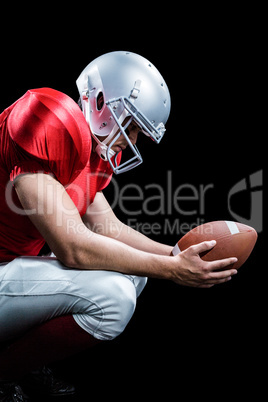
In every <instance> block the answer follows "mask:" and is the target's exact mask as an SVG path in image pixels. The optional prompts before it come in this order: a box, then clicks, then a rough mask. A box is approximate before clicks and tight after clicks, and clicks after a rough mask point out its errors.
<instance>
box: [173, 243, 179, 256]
mask: <svg viewBox="0 0 268 402" xmlns="http://www.w3.org/2000/svg"><path fill="white" fill-rule="evenodd" d="M180 252H181V250H180V248H179V246H178V243H176V245H175V247H174V248H173V250H172V254H173V255H177V254H179V253H180Z"/></svg>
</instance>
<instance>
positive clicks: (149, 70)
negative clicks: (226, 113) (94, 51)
mask: <svg viewBox="0 0 268 402" xmlns="http://www.w3.org/2000/svg"><path fill="white" fill-rule="evenodd" d="M76 84H77V87H78V91H79V94H80V100H81V105H82V110H83V113H84V116H85V118H86V120H87V122H88V124H89V127H90V130H91V133H92V136H93V137H94V139H95V141H96V142H97V146H96V149H95V151H96V152H97V153H98V155H99V156H100V157H101V158H102V159H104V160H108V161H109V162H110V165H111V167H112V169H113V171H114V172H115V173H116V174H118V173H123V172H126V171H127V170H130V169H132V168H134V167H136V166H138V165H139V164H141V163H142V157H141V155H140V153H139V151H138V148H137V147H136V145H133V144H132V143H131V141H130V139H129V138H128V135H127V127H128V126H129V124H130V123H131V122H133V121H134V122H135V123H136V125H138V127H139V128H140V131H142V132H143V133H144V134H145V135H147V136H149V137H151V138H152V140H153V141H155V142H156V143H159V142H160V141H161V139H162V137H163V135H164V133H165V124H166V122H167V119H168V117H169V113H170V105H171V101H170V94H169V90H168V87H167V85H166V83H165V81H164V79H163V77H162V76H161V74H160V73H159V71H158V70H157V69H156V68H155V67H154V65H153V64H152V63H150V62H149V61H148V60H146V59H145V58H144V57H142V56H139V55H137V54H135V53H131V52H125V51H116V52H111V53H107V54H104V55H102V56H100V57H98V58H97V59H95V60H93V61H92V62H91V63H90V64H89V65H88V66H87V67H86V68H85V69H84V70H83V71H82V73H81V74H80V76H79V77H78V79H77V81H76ZM126 117H128V119H126ZM122 134H123V135H124V137H125V138H126V140H127V143H128V144H129V147H130V149H131V151H132V153H133V156H131V157H130V158H128V160H127V161H125V162H123V161H122V163H121V164H120V165H118V164H117V161H116V160H117V158H116V157H114V158H113V156H114V155H115V152H114V151H113V150H112V146H113V145H114V144H115V142H116V141H117V140H118V138H119V137H120V136H121V135H122ZM102 137H103V139H102Z"/></svg>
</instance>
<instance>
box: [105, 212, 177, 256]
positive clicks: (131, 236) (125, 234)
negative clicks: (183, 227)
mask: <svg viewBox="0 0 268 402" xmlns="http://www.w3.org/2000/svg"><path fill="white" fill-rule="evenodd" d="M109 228H110V230H107V231H106V232H105V233H102V234H103V235H105V236H108V237H111V238H113V239H116V240H118V241H120V242H122V243H124V244H127V245H129V246H131V247H133V248H136V249H137V250H141V251H146V252H148V253H152V254H159V255H170V253H171V251H172V249H173V247H172V246H169V245H167V244H162V243H159V242H156V241H154V240H152V239H150V238H149V237H147V236H145V235H143V234H142V233H140V232H138V231H137V230H135V229H133V228H132V227H130V226H127V225H125V224H124V223H122V222H120V221H119V220H117V221H116V222H115V221H113V223H112V224H111V225H110V226H109V227H108V229H109Z"/></svg>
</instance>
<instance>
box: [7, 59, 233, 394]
mask: <svg viewBox="0 0 268 402" xmlns="http://www.w3.org/2000/svg"><path fill="white" fill-rule="evenodd" d="M77 87H78V90H79V95H80V99H79V105H78V104H77V103H75V102H74V101H73V100H72V99H70V98H69V97H68V96H67V95H65V94H63V93H61V92H58V91H56V90H54V89H50V88H40V89H33V90H29V91H28V92H27V93H26V94H25V95H24V96H22V97H21V98H20V99H19V100H17V101H16V102H15V103H14V104H13V105H11V106H10V107H8V108H7V109H6V110H5V111H4V112H3V113H2V114H1V116H0V133H1V139H0V187H1V188H0V197H1V201H0V202H1V218H0V263H1V265H0V328H1V330H0V341H1V342H2V344H3V345H4V343H6V342H7V346H5V347H4V346H3V347H2V350H1V352H0V360H1V364H0V395H2V397H3V398H4V397H7V395H13V397H14V395H15V394H18V393H20V398H21V399H20V400H23V398H24V399H26V397H25V396H23V392H22V391H21V390H20V388H19V387H18V385H17V382H18V381H19V380H20V379H21V378H22V377H23V376H25V375H26V374H27V373H29V372H31V371H33V370H37V369H39V368H40V367H43V365H45V364H48V363H51V362H53V361H57V360H59V359H62V358H64V357H68V356H70V355H72V354H74V353H77V352H80V351H82V350H84V349H86V348H89V347H91V346H92V345H95V344H96V343H97V342H100V341H102V340H109V339H113V338H115V337H116V336H118V335H119V334H120V333H122V331H123V330H124V328H125V327H126V325H127V323H128V322H129V320H130V319H131V317H132V315H133V312H134V310H135V304H136V298H137V297H138V296H139V294H140V293H141V292H142V290H143V289H144V286H145V284H146V280H147V277H153V278H162V279H169V280H173V281H175V282H176V283H179V284H183V285H187V286H197V287H211V286H213V285H215V284H218V283H222V282H225V281H227V280H229V279H230V278H231V276H232V275H233V274H235V273H236V271H235V270H232V269H226V270H224V268H225V267H226V266H228V265H230V264H231V263H233V262H234V261H235V259H230V258H229V259H225V260H221V261H213V262H204V261H202V260H201V259H200V257H199V254H200V253H201V252H203V251H205V250H208V249H210V248H211V247H213V243H211V242H205V243H200V244H199V245H196V246H193V247H190V248H189V249H187V250H185V251H184V252H182V253H180V254H179V255H178V256H176V257H171V250H172V247H171V246H170V245H166V244H161V243H158V242H155V241H153V240H151V239H149V238H148V237H146V236H144V235H143V234H141V233H139V232H137V231H135V230H134V229H133V228H130V227H128V226H126V225H125V224H123V223H122V222H120V221H119V220H118V218H117V217H116V216H115V214H114V212H113V210H112V209H111V207H110V205H109V203H108V202H107V200H106V199H105V197H104V195H103V193H102V190H103V189H104V188H105V187H106V186H107V185H108V184H109V182H110V181H111V179H112V175H113V174H114V173H115V174H121V173H123V172H127V171H128V170H130V169H133V168H134V167H136V166H138V165H139V164H140V163H142V156H141V154H140V152H139V150H138V148H137V146H136V141H137V138H138V135H143V134H144V135H146V136H148V137H150V138H151V139H152V140H153V141H154V142H156V143H159V142H160V141H161V139H162V137H163V135H164V133H165V124H166V121H167V119H168V117H169V113H170V95H169V90H168V88H167V85H166V83H165V81H164V79H163V77H162V76H161V75H160V73H159V71H158V70H157V69H156V68H155V67H154V65H153V64H152V63H150V62H149V61H148V60H146V59H145V58H143V57H141V56H139V55H137V54H134V53H131V52H123V51H117V52H112V53H108V54H105V55H102V56H100V57H98V58H97V59H95V60H94V61H92V62H91V63H90V64H89V65H88V66H87V67H86V68H85V69H84V71H83V72H82V73H81V75H80V76H79V78H78V80H77ZM127 147H128V149H129V153H128V156H127V158H126V159H124V157H125V149H126V148H127ZM45 243H46V244H47V245H48V246H49V248H50V250H51V254H50V255H49V256H40V250H41V249H42V247H43V246H44V244H45ZM5 345H6V344H5ZM69 391H70V390H69ZM61 392H63V393H64V390H62V389H60V390H59V392H58V393H61ZM66 392H67V391H66ZM7 400H8V399H7ZM13 400H15V399H13Z"/></svg>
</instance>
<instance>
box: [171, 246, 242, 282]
mask: <svg viewBox="0 0 268 402" xmlns="http://www.w3.org/2000/svg"><path fill="white" fill-rule="evenodd" d="M215 244H216V241H214V240H212V241H205V242H202V243H199V244H196V245H194V246H191V247H189V248H187V249H186V250H184V251H182V252H181V253H179V254H178V255H176V256H174V257H173V258H174V260H175V261H174V265H175V269H174V271H173V281H174V282H176V283H178V284H180V285H185V286H192V287H200V288H209V287H211V286H214V285H217V284H220V283H223V282H227V281H229V280H230V279H231V277H232V275H235V274H236V273H237V270H236V269H232V268H231V265H232V264H234V263H235V262H236V261H237V258H236V257H232V258H225V259H223V260H217V261H203V260H202V259H201V258H200V253H202V252H204V251H208V250H210V249H211V248H213V247H214V246H215ZM228 266H230V267H229V269H228V268H226V267H228Z"/></svg>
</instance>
